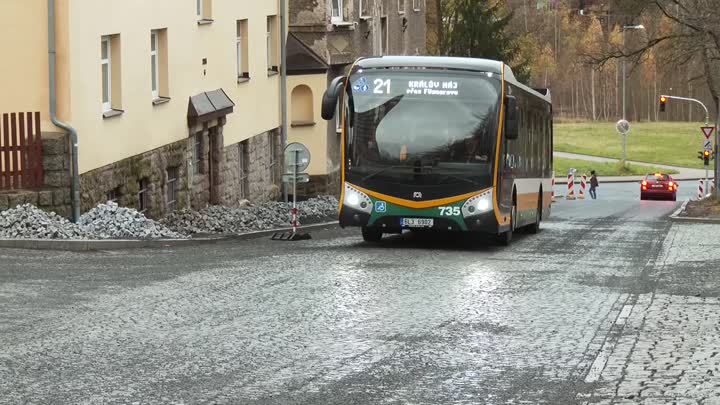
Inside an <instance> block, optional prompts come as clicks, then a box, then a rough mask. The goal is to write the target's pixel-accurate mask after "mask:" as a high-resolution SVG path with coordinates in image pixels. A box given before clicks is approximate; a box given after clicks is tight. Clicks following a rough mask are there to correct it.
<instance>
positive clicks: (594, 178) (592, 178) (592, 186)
mask: <svg viewBox="0 0 720 405" xmlns="http://www.w3.org/2000/svg"><path fill="white" fill-rule="evenodd" d="M599 185H600V184H599V183H598V179H597V176H596V175H595V170H591V171H590V197H591V198H592V199H593V200H595V199H597V193H596V191H595V189H596V188H598V186H599Z"/></svg>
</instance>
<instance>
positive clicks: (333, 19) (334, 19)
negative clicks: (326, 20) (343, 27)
mask: <svg viewBox="0 0 720 405" xmlns="http://www.w3.org/2000/svg"><path fill="white" fill-rule="evenodd" d="M335 2H337V12H338V15H333V13H334V12H335V8H334V5H335V4H334V3H335ZM343 6H344V4H343V0H330V22H331V23H341V22H344V21H345V15H344V14H345V12H344V11H345V10H344V9H343Z"/></svg>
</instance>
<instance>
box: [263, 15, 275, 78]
mask: <svg viewBox="0 0 720 405" xmlns="http://www.w3.org/2000/svg"><path fill="white" fill-rule="evenodd" d="M276 20H277V18H276V17H275V16H269V17H268V18H267V32H266V33H265V36H266V41H267V70H268V72H272V73H277V71H278V64H277V63H276V62H275V61H276V58H277V49H276V47H275V44H276V42H277V40H276V35H275V32H276V31H277V25H276V24H275V22H276Z"/></svg>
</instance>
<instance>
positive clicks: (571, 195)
mask: <svg viewBox="0 0 720 405" xmlns="http://www.w3.org/2000/svg"><path fill="white" fill-rule="evenodd" d="M567 188H568V189H567V194H566V195H565V199H567V200H574V199H575V173H574V172H573V171H570V173H568V182H567Z"/></svg>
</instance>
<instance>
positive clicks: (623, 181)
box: [555, 177, 712, 185]
mask: <svg viewBox="0 0 720 405" xmlns="http://www.w3.org/2000/svg"><path fill="white" fill-rule="evenodd" d="M601 179H602V178H600V179H599V180H601ZM699 180H705V178H704V177H702V178H699V177H693V178H689V179H677V181H699ZM709 180H712V178H710V179H709ZM639 182H640V180H637V179H627V180H625V179H623V180H603V181H602V182H601V184H615V183H639ZM567 183H568V182H567V179H564V180H562V181H561V180H558V179H557V178H556V179H555V185H558V184H563V185H567ZM575 184H579V182H577V181H576V182H575Z"/></svg>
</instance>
